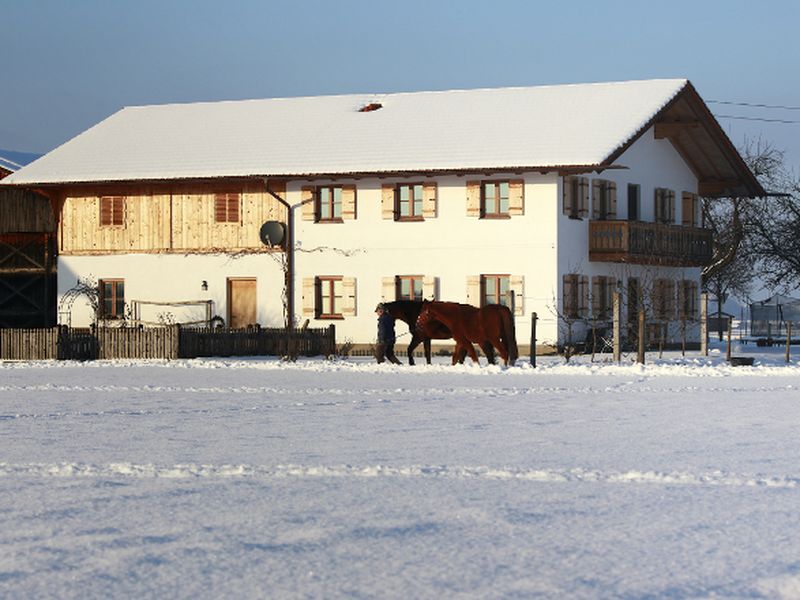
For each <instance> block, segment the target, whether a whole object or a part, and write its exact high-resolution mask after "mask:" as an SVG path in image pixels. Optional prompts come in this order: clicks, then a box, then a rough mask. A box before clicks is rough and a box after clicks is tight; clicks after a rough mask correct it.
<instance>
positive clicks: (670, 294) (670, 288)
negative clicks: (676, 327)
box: [664, 279, 675, 320]
mask: <svg viewBox="0 0 800 600" xmlns="http://www.w3.org/2000/svg"><path fill="white" fill-rule="evenodd" d="M664 283H665V284H666V285H665V287H666V290H665V292H666V295H667V319H670V320H672V319H675V282H674V281H672V280H671V279H668V280H666V281H665V282H664Z"/></svg>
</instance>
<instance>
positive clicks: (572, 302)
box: [562, 273, 589, 319]
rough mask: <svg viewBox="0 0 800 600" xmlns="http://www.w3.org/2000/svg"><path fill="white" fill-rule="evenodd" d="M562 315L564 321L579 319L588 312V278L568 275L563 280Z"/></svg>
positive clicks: (572, 274) (573, 274)
mask: <svg viewBox="0 0 800 600" xmlns="http://www.w3.org/2000/svg"><path fill="white" fill-rule="evenodd" d="M563 286H564V292H563V293H564V296H563V306H562V309H563V314H564V318H565V319H581V318H583V317H585V316H586V315H587V314H588V312H589V278H588V277H587V276H586V275H577V274H575V273H570V274H568V275H564V279H563Z"/></svg>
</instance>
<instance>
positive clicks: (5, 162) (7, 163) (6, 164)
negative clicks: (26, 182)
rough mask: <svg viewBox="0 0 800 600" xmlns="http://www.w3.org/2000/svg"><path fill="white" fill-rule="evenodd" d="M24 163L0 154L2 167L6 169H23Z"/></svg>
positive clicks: (0, 166) (0, 165)
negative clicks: (21, 163)
mask: <svg viewBox="0 0 800 600" xmlns="http://www.w3.org/2000/svg"><path fill="white" fill-rule="evenodd" d="M21 168H22V165H20V164H18V163H15V162H14V161H13V160H11V159H8V158H5V157H4V156H0V169H5V170H6V171H12V172H13V171H16V170H17V169H21Z"/></svg>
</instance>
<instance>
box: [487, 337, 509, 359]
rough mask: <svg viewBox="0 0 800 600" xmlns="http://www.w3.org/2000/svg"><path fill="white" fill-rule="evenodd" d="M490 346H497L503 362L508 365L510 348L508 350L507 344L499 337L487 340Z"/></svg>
mask: <svg viewBox="0 0 800 600" xmlns="http://www.w3.org/2000/svg"><path fill="white" fill-rule="evenodd" d="M487 343H488V344H489V345H490V346H494V347H495V348H497V352H498V353H499V354H500V358H502V359H503V364H504V365H506V366H508V350H506V345H505V344H504V343H503V342H502V341H500V338H499V337H494V338H490V339H489V342H487Z"/></svg>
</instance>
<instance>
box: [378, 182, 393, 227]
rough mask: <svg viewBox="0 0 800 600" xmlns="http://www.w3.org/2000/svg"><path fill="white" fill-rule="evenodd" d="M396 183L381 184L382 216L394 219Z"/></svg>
mask: <svg viewBox="0 0 800 600" xmlns="http://www.w3.org/2000/svg"><path fill="white" fill-rule="evenodd" d="M394 215H395V209H394V184H393V183H384V184H383V185H382V186H381V217H383V218H384V219H394Z"/></svg>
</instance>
